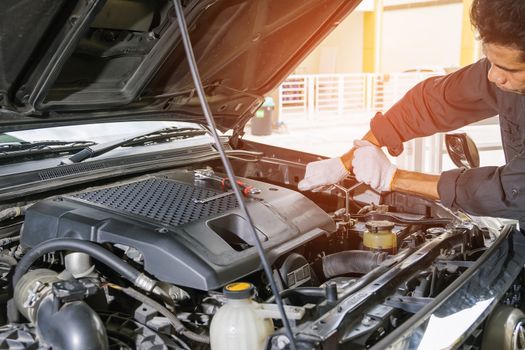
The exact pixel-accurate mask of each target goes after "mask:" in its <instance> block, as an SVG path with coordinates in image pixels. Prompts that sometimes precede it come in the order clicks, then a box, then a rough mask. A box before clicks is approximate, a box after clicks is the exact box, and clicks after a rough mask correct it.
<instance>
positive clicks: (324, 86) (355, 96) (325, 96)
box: [278, 73, 437, 119]
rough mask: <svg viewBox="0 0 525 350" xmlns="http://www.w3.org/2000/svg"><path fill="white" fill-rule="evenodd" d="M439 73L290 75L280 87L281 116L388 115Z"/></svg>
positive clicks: (279, 105)
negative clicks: (425, 80)
mask: <svg viewBox="0 0 525 350" xmlns="http://www.w3.org/2000/svg"><path fill="white" fill-rule="evenodd" d="M434 75H437V73H391V74H370V73H355V74H308V75H306V74H305V75H291V76H289V77H288V79H286V80H285V81H284V82H283V83H282V84H281V85H280V87H279V101H278V108H279V116H280V118H286V117H294V116H300V117H306V118H308V119H313V118H316V117H317V116H320V115H323V114H330V115H339V116H343V115H345V114H348V113H352V112H377V111H385V110H387V109H388V108H390V106H392V105H393V104H394V103H395V102H396V101H397V100H398V99H400V98H401V97H402V96H403V95H404V94H405V93H406V92H407V91H408V90H409V89H410V88H411V87H412V86H414V85H415V84H417V83H418V82H420V81H422V80H423V79H425V78H428V77H430V76H434Z"/></svg>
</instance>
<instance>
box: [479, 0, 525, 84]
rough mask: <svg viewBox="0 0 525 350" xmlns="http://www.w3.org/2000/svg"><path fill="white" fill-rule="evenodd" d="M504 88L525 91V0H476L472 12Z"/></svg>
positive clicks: (491, 76) (491, 74) (497, 79)
mask: <svg viewBox="0 0 525 350" xmlns="http://www.w3.org/2000/svg"><path fill="white" fill-rule="evenodd" d="M470 19H471V21H472V24H473V25H474V26H475V27H476V29H477V30H478V32H479V36H480V39H481V40H482V42H483V50H484V52H485V55H486V56H487V58H488V60H489V61H490V62H491V64H492V65H491V68H490V71H489V74H488V79H489V80H490V81H491V82H493V83H494V84H496V85H497V86H498V87H499V88H500V89H501V90H504V91H510V92H514V93H518V94H525V1H523V0H474V2H473V3H472V9H471V12H470Z"/></svg>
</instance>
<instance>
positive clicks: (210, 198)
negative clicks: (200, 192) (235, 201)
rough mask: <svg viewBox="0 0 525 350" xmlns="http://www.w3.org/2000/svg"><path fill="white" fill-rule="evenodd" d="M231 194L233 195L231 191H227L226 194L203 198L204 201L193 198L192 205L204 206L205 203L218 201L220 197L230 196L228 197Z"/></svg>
mask: <svg viewBox="0 0 525 350" xmlns="http://www.w3.org/2000/svg"><path fill="white" fill-rule="evenodd" d="M232 194H233V191H228V192H224V193H219V194H216V195H215V196H211V197H208V198H204V199H197V198H193V203H197V204H205V203H208V202H211V201H214V200H216V199H219V198H222V197H227V196H230V195H232Z"/></svg>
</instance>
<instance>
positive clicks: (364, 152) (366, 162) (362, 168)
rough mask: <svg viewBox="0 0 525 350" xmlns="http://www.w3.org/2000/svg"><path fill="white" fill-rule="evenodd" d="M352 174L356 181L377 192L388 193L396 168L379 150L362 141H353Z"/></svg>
mask: <svg viewBox="0 0 525 350" xmlns="http://www.w3.org/2000/svg"><path fill="white" fill-rule="evenodd" d="M354 146H355V147H356V150H355V151H354V158H353V159H352V167H353V169H352V172H353V173H354V174H355V178H356V179H357V181H360V182H364V183H366V184H368V185H370V187H372V188H374V189H376V190H378V191H390V190H391V189H392V187H391V186H392V180H393V178H394V174H395V173H396V170H397V168H396V166H395V165H393V164H392V163H390V161H389V160H388V158H387V157H386V155H385V154H384V153H383V151H381V149H380V148H379V147H377V146H375V145H373V144H372V143H370V142H368V141H364V140H355V141H354Z"/></svg>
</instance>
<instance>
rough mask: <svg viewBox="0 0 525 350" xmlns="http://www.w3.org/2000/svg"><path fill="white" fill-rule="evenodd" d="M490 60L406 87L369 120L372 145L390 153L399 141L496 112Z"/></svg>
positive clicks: (394, 152)
mask: <svg viewBox="0 0 525 350" xmlns="http://www.w3.org/2000/svg"><path fill="white" fill-rule="evenodd" d="M489 69H490V62H488V61H487V60H486V59H482V60H480V61H478V62H476V63H474V64H472V65H470V66H467V67H465V68H462V69H460V70H458V71H456V72H454V73H451V74H448V75H446V76H440V77H432V78H429V79H426V80H424V81H423V82H421V83H419V84H417V85H416V86H415V87H413V88H412V89H410V90H409V91H408V92H407V93H406V95H405V96H403V98H401V99H400V100H399V101H398V102H397V103H396V104H394V105H393V106H392V107H391V108H390V109H389V110H388V111H387V112H386V113H385V114H384V115H383V114H381V113H377V114H376V116H375V117H374V118H373V119H372V120H371V122H370V129H371V131H372V132H373V134H374V135H375V139H376V141H377V143H376V142H373V143H374V144H376V145H380V146H385V147H387V148H388V151H389V153H390V154H391V155H393V156H398V155H399V154H400V153H401V152H402V151H403V142H405V141H408V140H411V139H414V138H417V137H423V136H429V135H433V134H435V133H438V132H446V131H451V130H455V129H457V128H460V127H462V126H465V125H467V124H470V123H473V122H476V121H479V120H482V119H485V118H489V117H492V116H494V115H497V114H498V112H497V108H498V103H497V94H498V89H497V87H496V86H495V85H494V84H492V83H490V82H489V81H488V79H487V74H488V71H489Z"/></svg>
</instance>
